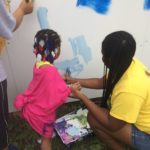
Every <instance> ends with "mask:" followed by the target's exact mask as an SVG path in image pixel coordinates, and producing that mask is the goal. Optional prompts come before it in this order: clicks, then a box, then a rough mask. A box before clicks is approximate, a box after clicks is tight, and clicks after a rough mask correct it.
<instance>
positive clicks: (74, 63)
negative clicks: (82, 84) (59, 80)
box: [54, 57, 83, 76]
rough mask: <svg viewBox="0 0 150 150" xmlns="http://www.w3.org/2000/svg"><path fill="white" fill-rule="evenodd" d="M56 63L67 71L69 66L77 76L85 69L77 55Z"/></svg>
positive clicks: (60, 68) (59, 67)
mask: <svg viewBox="0 0 150 150" xmlns="http://www.w3.org/2000/svg"><path fill="white" fill-rule="evenodd" d="M54 65H55V66H56V67H57V68H58V69H59V70H63V71H64V72H65V71H66V69H67V68H69V70H70V73H71V75H73V76H77V75H79V74H80V73H81V72H82V71H83V65H82V64H81V63H80V61H79V59H78V58H77V57H74V58H73V59H71V60H68V59H67V60H64V61H62V62H55V63H54Z"/></svg>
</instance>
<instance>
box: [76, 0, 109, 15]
mask: <svg viewBox="0 0 150 150" xmlns="http://www.w3.org/2000/svg"><path fill="white" fill-rule="evenodd" d="M110 4H111V0H78V1H77V6H87V7H90V8H92V9H93V10H95V11H96V12H97V13H101V14H106V13H107V12H108V10H109V6H110Z"/></svg>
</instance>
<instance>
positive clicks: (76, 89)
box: [70, 82, 82, 99]
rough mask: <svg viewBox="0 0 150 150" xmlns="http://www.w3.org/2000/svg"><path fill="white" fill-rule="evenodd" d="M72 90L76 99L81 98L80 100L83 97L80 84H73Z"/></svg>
mask: <svg viewBox="0 0 150 150" xmlns="http://www.w3.org/2000/svg"><path fill="white" fill-rule="evenodd" d="M70 89H71V92H72V96H73V97H75V98H79V99H80V96H81V95H82V93H81V91H80V90H81V85H80V83H79V82H76V83H74V84H71V85H70Z"/></svg>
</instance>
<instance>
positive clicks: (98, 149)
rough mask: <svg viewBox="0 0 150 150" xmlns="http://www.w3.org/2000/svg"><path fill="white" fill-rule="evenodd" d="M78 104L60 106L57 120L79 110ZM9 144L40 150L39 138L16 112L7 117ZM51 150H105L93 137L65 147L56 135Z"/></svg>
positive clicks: (79, 104)
mask: <svg viewBox="0 0 150 150" xmlns="http://www.w3.org/2000/svg"><path fill="white" fill-rule="evenodd" d="M81 105H82V104H81V103H80V102H73V103H67V104H64V105H62V106H61V107H60V108H59V110H58V112H57V116H58V118H59V117H61V116H63V115H65V114H67V113H69V112H72V111H74V110H77V109H79V108H81ZM8 130H9V143H11V144H13V145H14V146H15V147H17V148H18V149H19V150H40V149H39V147H40V145H39V144H38V142H37V140H38V139H40V136H39V135H38V134H36V133H35V132H34V131H33V130H32V129H31V128H30V126H28V124H27V123H26V122H25V121H24V120H22V119H21V118H20V116H19V115H18V113H17V112H15V113H11V114H10V117H9V128H8ZM52 148H53V150H106V148H105V145H104V144H103V143H101V142H99V141H98V140H97V138H96V136H95V135H90V136H88V137H86V138H84V139H82V140H80V141H76V142H74V143H72V144H71V145H70V146H66V145H64V144H63V143H62V141H61V139H60V138H59V137H58V135H56V136H55V137H54V138H53V139H52Z"/></svg>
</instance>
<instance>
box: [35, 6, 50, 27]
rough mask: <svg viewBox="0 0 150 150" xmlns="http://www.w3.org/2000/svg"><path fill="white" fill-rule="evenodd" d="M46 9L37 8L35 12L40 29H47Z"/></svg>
mask: <svg viewBox="0 0 150 150" xmlns="http://www.w3.org/2000/svg"><path fill="white" fill-rule="evenodd" d="M47 13H48V9H47V8H46V7H39V8H38V10H37V17H38V21H39V24H40V28H41V29H47V28H49V22H48V20H47Z"/></svg>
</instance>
